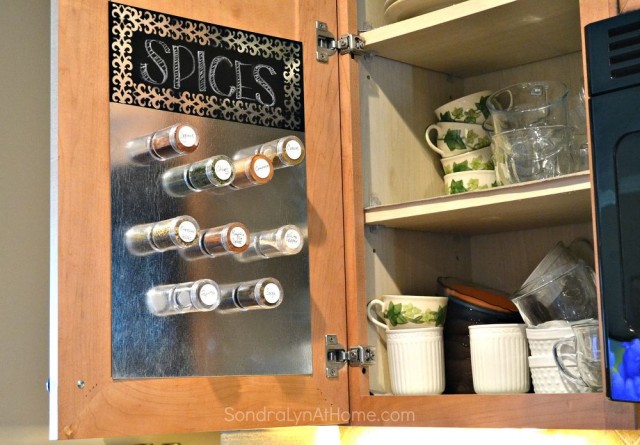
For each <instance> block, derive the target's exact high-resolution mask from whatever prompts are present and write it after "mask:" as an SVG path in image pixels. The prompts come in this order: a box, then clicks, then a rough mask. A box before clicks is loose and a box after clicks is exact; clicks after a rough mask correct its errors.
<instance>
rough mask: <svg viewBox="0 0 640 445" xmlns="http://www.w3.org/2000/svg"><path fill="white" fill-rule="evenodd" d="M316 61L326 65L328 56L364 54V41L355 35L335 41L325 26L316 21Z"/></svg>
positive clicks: (346, 35)
mask: <svg viewBox="0 0 640 445" xmlns="http://www.w3.org/2000/svg"><path fill="white" fill-rule="evenodd" d="M316 41H317V44H316V60H318V61H319V62H323V63H327V62H328V61H329V56H332V55H334V54H335V53H336V52H338V53H340V54H351V55H360V54H364V52H365V51H364V39H362V37H360V36H358V35H356V34H345V35H343V36H340V38H338V40H336V38H335V36H334V35H333V34H332V33H331V32H329V28H328V27H327V24H326V23H324V22H321V21H318V20H316Z"/></svg>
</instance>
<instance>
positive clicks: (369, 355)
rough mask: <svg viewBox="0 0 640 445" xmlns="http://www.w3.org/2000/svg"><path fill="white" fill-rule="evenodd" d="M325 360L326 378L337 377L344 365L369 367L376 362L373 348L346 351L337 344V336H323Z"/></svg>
mask: <svg viewBox="0 0 640 445" xmlns="http://www.w3.org/2000/svg"><path fill="white" fill-rule="evenodd" d="M324 338H325V341H324V343H325V353H326V355H325V360H326V371H327V378H330V379H334V378H336V377H338V370H339V369H340V368H342V367H343V366H344V365H345V363H349V366H370V365H373V364H374V363H375V362H376V350H375V348H374V347H373V346H360V345H358V346H352V347H350V348H349V349H348V350H346V349H345V347H344V346H342V345H341V344H340V343H339V342H338V336H337V335H334V334H329V335H325V337H324Z"/></svg>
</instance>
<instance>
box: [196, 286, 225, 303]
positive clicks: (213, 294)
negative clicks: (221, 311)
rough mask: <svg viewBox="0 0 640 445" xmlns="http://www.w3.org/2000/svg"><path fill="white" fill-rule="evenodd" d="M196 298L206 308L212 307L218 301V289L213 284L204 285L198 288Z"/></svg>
mask: <svg viewBox="0 0 640 445" xmlns="http://www.w3.org/2000/svg"><path fill="white" fill-rule="evenodd" d="M198 297H200V301H202V304H205V305H207V306H213V305H215V304H216V303H218V301H219V300H220V294H219V292H218V288H217V287H215V286H214V285H213V284H205V285H204V286H202V287H201V288H200V293H199V294H198Z"/></svg>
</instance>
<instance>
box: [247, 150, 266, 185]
mask: <svg viewBox="0 0 640 445" xmlns="http://www.w3.org/2000/svg"><path fill="white" fill-rule="evenodd" d="M245 173H246V175H247V176H248V177H249V178H250V179H251V180H252V181H253V182H254V183H256V184H266V183H267V182H269V181H271V178H273V164H272V163H271V160H270V159H269V158H268V157H266V156H264V155H259V154H258V155H253V156H252V157H251V158H250V160H249V165H248V166H247V169H246V170H245Z"/></svg>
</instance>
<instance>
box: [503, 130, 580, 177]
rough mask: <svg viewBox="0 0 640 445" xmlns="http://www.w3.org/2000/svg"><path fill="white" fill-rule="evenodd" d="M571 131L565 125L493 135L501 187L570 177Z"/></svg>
mask: <svg viewBox="0 0 640 445" xmlns="http://www.w3.org/2000/svg"><path fill="white" fill-rule="evenodd" d="M570 142H571V131H570V129H569V127H567V126H564V125H550V126H540V127H527V128H520V129H515V130H508V131H505V132H502V133H496V134H495V135H494V136H493V137H492V150H493V156H494V163H495V168H496V174H497V176H498V179H499V180H500V182H502V183H503V184H514V183H519V182H527V181H535V180H538V179H547V178H554V177H556V176H561V175H565V174H567V173H571V172H572V171H573V170H574V169H573V166H572V159H571V152H570V150H569V148H570Z"/></svg>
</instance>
